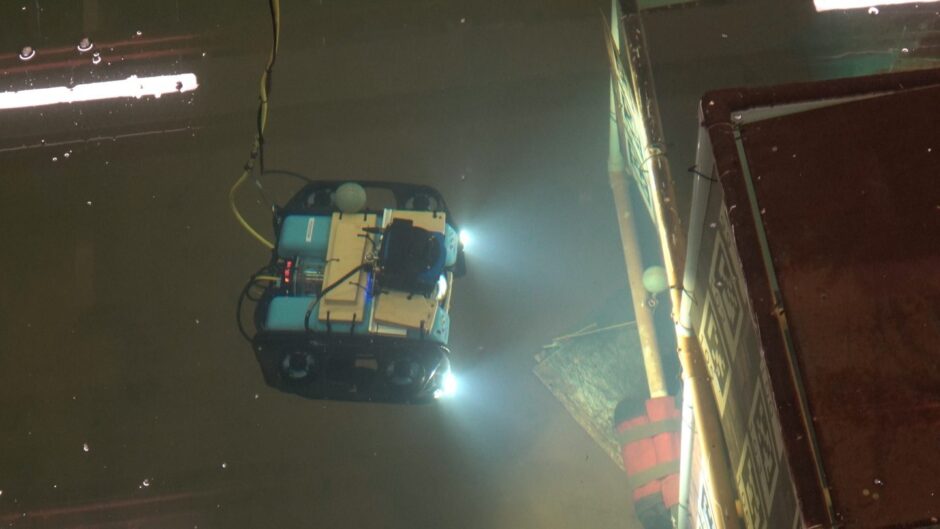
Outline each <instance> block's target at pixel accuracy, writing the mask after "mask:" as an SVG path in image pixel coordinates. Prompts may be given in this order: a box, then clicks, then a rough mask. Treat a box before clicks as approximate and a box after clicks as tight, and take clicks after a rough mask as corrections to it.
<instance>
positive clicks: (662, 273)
mask: <svg viewBox="0 0 940 529" xmlns="http://www.w3.org/2000/svg"><path fill="white" fill-rule="evenodd" d="M643 287H644V288H646V290H648V291H649V292H650V293H651V294H659V293H660V292H664V291H665V290H666V289H667V288H669V280H668V279H666V269H665V268H663V267H661V266H651V267H649V268H647V269H646V270H644V271H643Z"/></svg>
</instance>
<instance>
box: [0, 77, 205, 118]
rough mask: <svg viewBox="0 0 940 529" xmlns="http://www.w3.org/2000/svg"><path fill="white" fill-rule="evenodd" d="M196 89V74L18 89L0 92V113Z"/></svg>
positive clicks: (158, 95) (129, 78) (156, 95)
mask: <svg viewBox="0 0 940 529" xmlns="http://www.w3.org/2000/svg"><path fill="white" fill-rule="evenodd" d="M198 87H199V83H198V82H197V81H196V75H195V74H191V73H184V74H179V75H160V76H156V77H137V76H136V75H132V76H130V77H128V78H127V79H119V80H117V81H102V82H98V83H86V84H80V85H75V86H73V87H72V88H69V87H67V86H56V87H52V88H36V89H32V90H20V91H19V92H0V110H9V109H13V108H29V107H39V106H46V105H57V104H60V103H81V102H84V101H100V100H102V99H116V98H121V97H135V98H138V99H140V98H141V97H143V96H154V97H160V96H161V95H163V94H171V93H173V92H190V91H192V90H195V89H196V88H198Z"/></svg>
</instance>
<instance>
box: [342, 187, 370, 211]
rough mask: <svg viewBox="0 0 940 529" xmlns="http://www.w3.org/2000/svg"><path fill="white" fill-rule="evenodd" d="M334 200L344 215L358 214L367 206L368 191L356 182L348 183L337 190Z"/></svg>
mask: <svg viewBox="0 0 940 529" xmlns="http://www.w3.org/2000/svg"><path fill="white" fill-rule="evenodd" d="M334 200H335V201H336V207H338V208H339V210H340V211H342V212H343V213H358V212H359V211H362V208H364V207H365V205H366V190H365V189H364V188H363V187H362V186H361V185H359V184H357V183H355V182H346V183H345V184H343V185H341V186H339V187H337V188H336V196H335V197H334Z"/></svg>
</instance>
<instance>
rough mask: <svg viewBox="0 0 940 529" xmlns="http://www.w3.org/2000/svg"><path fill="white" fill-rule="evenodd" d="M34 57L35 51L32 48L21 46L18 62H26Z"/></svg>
mask: <svg viewBox="0 0 940 529" xmlns="http://www.w3.org/2000/svg"><path fill="white" fill-rule="evenodd" d="M35 56H36V50H35V49H33V47H32V46H23V49H22V50H20V60H21V61H28V60H30V59H32V58H33V57H35Z"/></svg>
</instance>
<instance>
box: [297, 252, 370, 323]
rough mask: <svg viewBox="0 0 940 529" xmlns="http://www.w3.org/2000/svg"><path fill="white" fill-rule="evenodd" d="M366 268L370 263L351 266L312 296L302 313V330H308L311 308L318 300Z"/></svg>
mask: <svg viewBox="0 0 940 529" xmlns="http://www.w3.org/2000/svg"><path fill="white" fill-rule="evenodd" d="M367 268H372V264H371V263H362V264H361V265H359V266H357V267H356V268H353V269H352V270H350V271H349V272H347V273H346V275H344V276H343V277H341V278H339V279H337V280H336V281H335V282H334V283H333V284H332V285H330V286H328V287H326V288H324V289H323V290H322V291H321V292H320V295H319V296H317V297H316V298H314V299H313V301H311V302H310V306H308V307H307V313H306V314H304V332H310V314H312V313H313V309H314V308H316V306H317V305H319V304H320V300H321V299H323V297H324V296H326V295H327V294H329V293H330V291H331V290H333V289H334V288H336V287H338V286H340V285H341V284H342V283H343V281H346V280H347V279H349V278H350V277H352V276H353V274H356V273H359V272H361V271H362V270H365V269H367Z"/></svg>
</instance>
